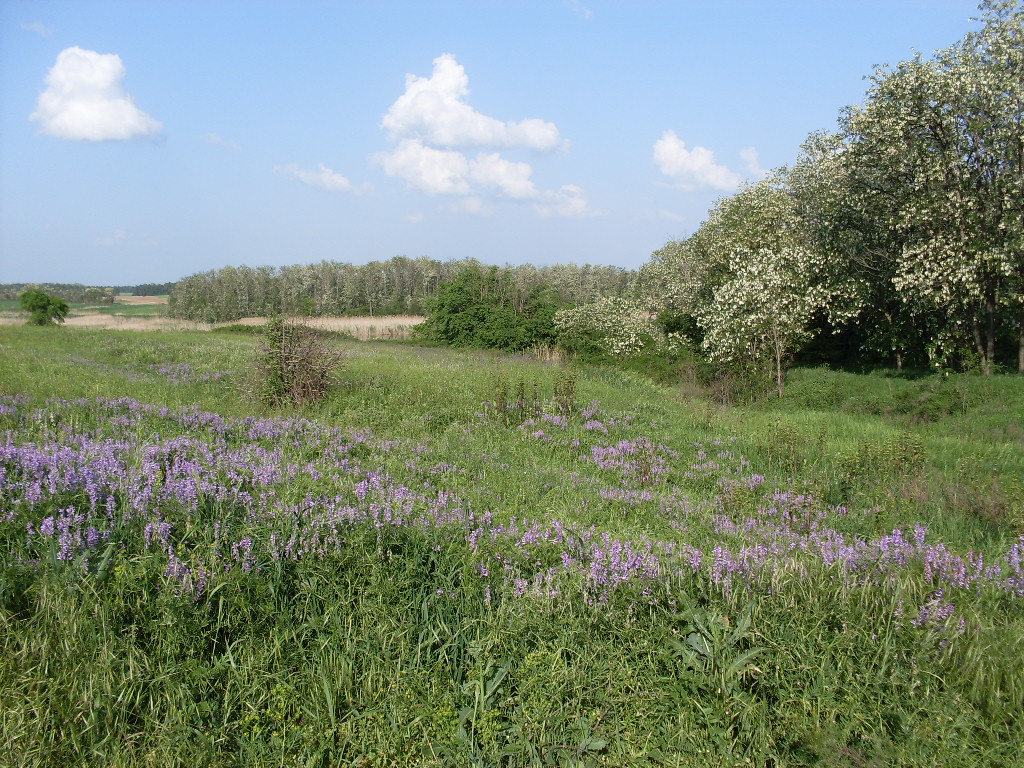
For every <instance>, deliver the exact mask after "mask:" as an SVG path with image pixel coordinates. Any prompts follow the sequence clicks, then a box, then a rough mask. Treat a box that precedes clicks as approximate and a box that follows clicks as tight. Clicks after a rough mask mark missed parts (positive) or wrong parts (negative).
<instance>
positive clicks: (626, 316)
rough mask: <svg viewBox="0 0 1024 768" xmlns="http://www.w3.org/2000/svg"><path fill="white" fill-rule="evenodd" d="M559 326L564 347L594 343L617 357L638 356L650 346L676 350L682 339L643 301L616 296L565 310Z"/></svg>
mask: <svg viewBox="0 0 1024 768" xmlns="http://www.w3.org/2000/svg"><path fill="white" fill-rule="evenodd" d="M555 330H556V331H557V332H558V337H559V343H560V344H561V345H562V346H564V347H567V348H569V349H576V350H581V349H584V348H587V347H591V348H596V349H597V350H599V351H600V352H603V353H605V354H609V355H612V356H614V357H635V356H636V355H639V354H640V353H642V352H643V351H644V350H646V349H650V348H653V349H655V350H657V351H659V352H667V351H672V350H674V349H675V348H676V347H677V346H678V345H679V344H680V343H681V340H680V339H679V338H678V337H677V336H675V335H672V334H669V335H666V334H665V333H664V331H663V330H662V329H661V327H660V326H659V325H658V323H657V321H656V320H655V319H654V317H653V316H652V315H651V313H650V312H648V311H647V306H646V305H645V304H644V303H643V302H640V301H636V300H630V299H622V298H618V297H616V296H606V297H604V298H602V299H598V300H597V301H594V302H591V303H589V304H581V305H580V306H578V307H573V308H572V309H563V310H561V311H560V312H558V313H556V314H555Z"/></svg>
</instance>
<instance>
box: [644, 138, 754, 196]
mask: <svg viewBox="0 0 1024 768" xmlns="http://www.w3.org/2000/svg"><path fill="white" fill-rule="evenodd" d="M654 162H655V164H656V165H657V166H658V168H659V170H661V172H662V173H663V174H665V175H666V176H670V177H672V178H673V179H675V180H676V183H677V184H679V186H681V187H682V188H683V189H694V188H696V187H711V188H713V189H721V190H725V191H732V190H734V189H736V188H737V187H739V185H740V184H741V183H742V181H743V178H742V177H741V176H740V175H739V174H738V173H735V172H733V171H731V170H729V169H728V168H726V167H725V166H724V165H719V164H718V163H716V162H715V153H714V152H712V151H711V150H710V149H707V148H705V147H694V148H693V149H687V148H686V142H684V141H683V140H682V139H680V138H679V137H678V136H676V132H675V131H665V133H663V134H662V136H661V138H660V139H658V140H657V141H656V142H655V143H654Z"/></svg>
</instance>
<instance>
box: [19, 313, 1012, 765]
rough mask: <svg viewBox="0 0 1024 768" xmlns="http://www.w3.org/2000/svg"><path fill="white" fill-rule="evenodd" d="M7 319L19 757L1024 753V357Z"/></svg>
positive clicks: (811, 759)
mask: <svg viewBox="0 0 1024 768" xmlns="http://www.w3.org/2000/svg"><path fill="white" fill-rule="evenodd" d="M331 343H332V344H334V345H337V346H338V347H340V348H341V349H342V350H343V351H344V353H345V355H346V362H345V366H344V369H343V370H342V371H340V372H339V373H338V376H337V384H336V387H335V389H334V391H333V393H332V394H331V396H330V397H328V398H327V399H326V400H324V401H322V402H320V403H318V404H316V405H313V406H310V407H308V408H306V409H304V410H302V411H301V412H300V411H297V410H286V411H268V410H265V409H263V408H262V407H260V406H256V405H254V404H253V403H252V402H250V401H248V400H247V399H246V398H245V397H244V395H243V392H244V390H245V388H246V387H245V377H246V375H247V371H249V370H251V369H252V362H253V359H254V355H255V352H256V345H257V338H256V337H255V336H254V335H252V334H246V333H228V332H199V331H189V332H185V331H179V332H172V331H149V332H145V333H142V332H132V331H99V330H83V329H67V328H27V327H20V326H18V327H16V326H6V327H2V328H0V433H2V435H0V552H2V557H0V765H12V766H13V765H18V766H70V765H90V766H91V765H95V766H100V765H103V766H161V767H163V766H324V767H326V766H359V767H360V768H370V767H371V766H373V767H376V766H509V767H512V766H645V767H646V766H736V765H751V766H772V767H773V768H775V767H781V766H830V767H835V768H840V767H843V768H867V767H869V766H934V765H942V766H965V767H966V766H971V767H972V768H974V767H976V766H1014V765H1024V759H1022V758H1021V755H1022V754H1024V610H1022V609H1024V536H1022V534H1024V512H1022V509H1024V377H1016V376H995V377H987V378H985V377H975V376H950V377H938V376H926V377H922V378H904V377H896V376H887V375H884V374H871V375H855V374H849V373H842V372H833V371H827V370H820V369H798V370H795V371H792V372H791V374H790V377H789V380H788V389H787V391H786V395H785V397H783V398H782V399H772V400H766V401H764V402H762V403H759V404H755V405H752V406H747V407H743V408H739V407H725V406H722V405H718V404H716V403H715V402H714V401H712V400H711V399H710V398H708V397H706V396H704V395H703V393H702V392H701V391H699V390H698V389H696V388H694V387H693V386H690V387H688V388H685V389H684V388H682V387H668V386H662V385H658V384H655V383H653V382H652V381H651V380H649V379H647V378H645V377H643V376H642V375H640V374H637V373H633V372H628V371H622V370H618V369H614V368H586V367H584V368H580V369H573V368H571V367H559V366H558V365H553V364H544V363H540V362H537V361H534V360H531V359H528V358H525V357H513V356H502V355H496V354H490V353H484V352H474V351H466V350H451V349H445V348H436V347H417V346H412V345H408V344H391V343H386V342H360V341H355V340H348V339H343V338H340V337H338V338H334V339H332V341H331Z"/></svg>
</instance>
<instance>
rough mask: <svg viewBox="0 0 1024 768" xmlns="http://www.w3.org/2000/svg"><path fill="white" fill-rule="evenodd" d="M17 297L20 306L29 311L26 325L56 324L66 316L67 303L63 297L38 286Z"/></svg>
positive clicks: (61, 321)
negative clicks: (51, 294)
mask: <svg viewBox="0 0 1024 768" xmlns="http://www.w3.org/2000/svg"><path fill="white" fill-rule="evenodd" d="M19 299H20V301H21V308H22V309H24V310H25V311H26V312H28V313H29V319H28V325H56V324H57V323H63V322H64V318H66V317H67V316H68V305H67V303H66V302H65V301H64V300H63V299H58V298H56V297H55V296H50V295H49V294H48V293H46V292H44V291H43V290H41V289H39V288H29V289H28V290H27V291H24V292H23V293H22V294H21V296H20V297H19Z"/></svg>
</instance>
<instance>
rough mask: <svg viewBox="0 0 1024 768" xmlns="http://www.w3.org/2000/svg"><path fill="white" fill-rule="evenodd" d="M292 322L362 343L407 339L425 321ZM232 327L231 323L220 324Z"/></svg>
mask: <svg viewBox="0 0 1024 768" xmlns="http://www.w3.org/2000/svg"><path fill="white" fill-rule="evenodd" d="M289 319H290V320H291V321H292V322H295V323H302V324H303V325H308V326H309V327H310V328H319V329H320V330H323V331H344V332H345V333H349V334H351V335H352V336H354V337H355V338H357V339H360V340H362V341H371V340H373V339H407V338H409V334H410V333H411V332H412V328H413V326H414V325H418V324H420V323H422V322H423V320H424V319H425V318H424V317H423V316H422V315H381V316H379V317H292V318H289ZM266 320H267V319H266V318H265V317H243V318H242V319H241V320H236V321H235V323H234V324H235V325H262V324H263V323H265V322H266ZM220 325H232V323H220Z"/></svg>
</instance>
